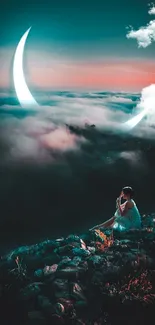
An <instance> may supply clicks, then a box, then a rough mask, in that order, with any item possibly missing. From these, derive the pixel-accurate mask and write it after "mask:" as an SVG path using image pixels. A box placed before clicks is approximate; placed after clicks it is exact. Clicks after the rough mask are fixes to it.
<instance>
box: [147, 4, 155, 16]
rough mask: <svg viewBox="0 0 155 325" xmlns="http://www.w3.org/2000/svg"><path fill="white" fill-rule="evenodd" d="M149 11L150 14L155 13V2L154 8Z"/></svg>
mask: <svg viewBox="0 0 155 325" xmlns="http://www.w3.org/2000/svg"><path fill="white" fill-rule="evenodd" d="M148 13H149V15H155V6H154V4H152V8H150V10H149V12H148Z"/></svg>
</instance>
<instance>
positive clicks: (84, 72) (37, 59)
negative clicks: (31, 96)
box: [0, 49, 155, 91]
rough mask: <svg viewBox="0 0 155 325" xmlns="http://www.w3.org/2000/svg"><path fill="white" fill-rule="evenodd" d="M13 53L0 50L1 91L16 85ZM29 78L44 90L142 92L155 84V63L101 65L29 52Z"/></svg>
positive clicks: (34, 84) (122, 62)
mask: <svg viewBox="0 0 155 325" xmlns="http://www.w3.org/2000/svg"><path fill="white" fill-rule="evenodd" d="M12 59H13V52H12V51H11V50H5V49H0V76H1V78H0V88H9V87H10V86H11V85H12V81H11V80H12V70H11V66H12ZM26 62H27V67H26V68H27V69H25V78H26V81H27V83H28V85H29V87H30V85H32V86H34V87H38V88H40V89H42V90H43V89H51V90H52V89H56V88H58V89H60V88H61V89H63V88H64V89H66V88H67V89H69V88H83V89H89V88H90V89H101V90H104V89H105V90H116V91H117V90H122V91H141V90H142V88H143V87H146V86H148V85H150V84H152V83H155V61H153V60H146V59H145V60H142V59H141V60H138V59H135V60H134V59H132V60H129V59H124V60H123V59H122V60H121V59H120V60H116V59H114V60H112V59H106V58H103V60H102V62H101V60H100V61H99V62H95V60H94V61H92V62H90V61H89V60H87V61H83V62H82V61H75V60H69V59H60V57H59V58H58V57H56V56H53V57H52V55H49V54H47V53H43V54H41V53H40V54H38V53H34V52H29V55H28V56H27V60H26Z"/></svg>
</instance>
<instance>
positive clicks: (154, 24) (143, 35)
mask: <svg viewBox="0 0 155 325" xmlns="http://www.w3.org/2000/svg"><path fill="white" fill-rule="evenodd" d="M148 13H149V14H150V15H155V6H154V4H152V7H151V8H150V9H149V11H148ZM126 37H127V38H132V39H136V40H137V43H138V47H143V48H145V47H147V46H149V45H150V44H151V43H152V42H153V41H154V40H155V20H151V21H150V22H149V23H148V24H147V25H146V26H145V27H144V26H142V27H140V28H139V29H138V30H134V29H133V28H132V27H131V30H130V31H129V32H128V33H127V35H126Z"/></svg>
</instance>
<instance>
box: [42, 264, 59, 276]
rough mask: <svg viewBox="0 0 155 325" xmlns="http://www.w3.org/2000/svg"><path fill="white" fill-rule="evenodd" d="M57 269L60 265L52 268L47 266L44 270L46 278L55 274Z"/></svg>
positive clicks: (54, 265)
mask: <svg viewBox="0 0 155 325" xmlns="http://www.w3.org/2000/svg"><path fill="white" fill-rule="evenodd" d="M57 268H58V264H53V265H51V266H48V265H47V266H45V267H44V269H43V274H44V276H49V275H51V274H53V273H55V272H56V270H57Z"/></svg>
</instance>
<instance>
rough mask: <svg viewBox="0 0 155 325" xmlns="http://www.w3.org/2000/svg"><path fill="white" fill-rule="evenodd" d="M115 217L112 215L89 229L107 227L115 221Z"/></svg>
mask: <svg viewBox="0 0 155 325" xmlns="http://www.w3.org/2000/svg"><path fill="white" fill-rule="evenodd" d="M115 219H116V217H112V218H110V219H108V220H107V221H105V222H103V223H101V224H100V225H97V226H95V227H93V228H91V229H90V230H93V229H99V228H108V227H110V226H112V225H113V223H114V222H115Z"/></svg>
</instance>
